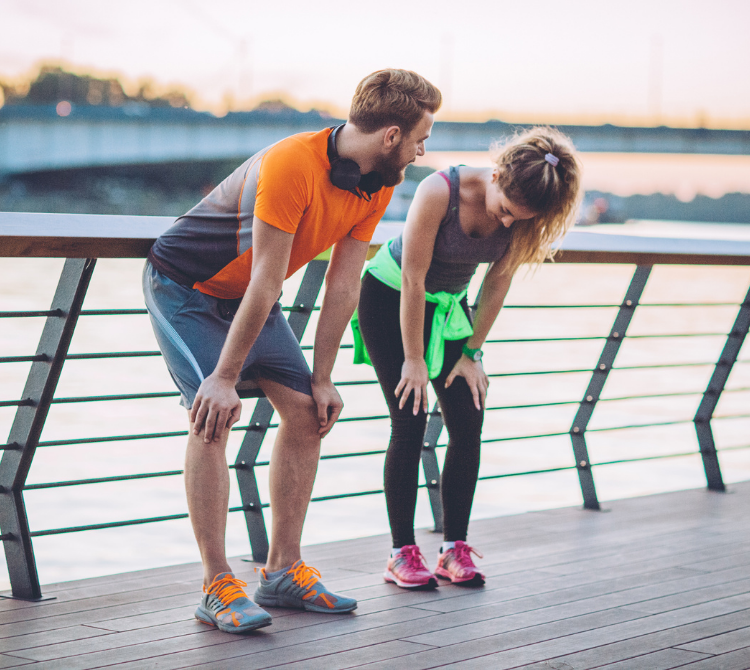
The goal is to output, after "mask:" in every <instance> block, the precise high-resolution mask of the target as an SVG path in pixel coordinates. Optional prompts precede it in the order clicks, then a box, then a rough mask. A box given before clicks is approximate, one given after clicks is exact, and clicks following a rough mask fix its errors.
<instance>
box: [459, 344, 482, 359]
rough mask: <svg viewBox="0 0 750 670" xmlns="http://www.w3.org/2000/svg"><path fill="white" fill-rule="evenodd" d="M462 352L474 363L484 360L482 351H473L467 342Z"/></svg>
mask: <svg viewBox="0 0 750 670" xmlns="http://www.w3.org/2000/svg"><path fill="white" fill-rule="evenodd" d="M461 351H462V352H463V354H464V356H468V357H469V358H470V359H471V360H472V361H477V362H479V361H481V360H482V350H481V349H472V348H471V347H470V346H469V345H468V344H467V343H466V342H464V346H463V347H462V349H461Z"/></svg>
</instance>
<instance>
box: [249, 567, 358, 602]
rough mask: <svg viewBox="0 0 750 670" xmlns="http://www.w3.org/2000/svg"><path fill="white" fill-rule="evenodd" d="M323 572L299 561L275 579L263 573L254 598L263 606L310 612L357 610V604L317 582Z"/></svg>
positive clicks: (261, 571) (264, 571)
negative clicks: (291, 608)
mask: <svg viewBox="0 0 750 670" xmlns="http://www.w3.org/2000/svg"><path fill="white" fill-rule="evenodd" d="M319 577H320V572H318V571H317V570H316V569H315V568H312V567H310V566H309V565H305V562H304V561H302V560H299V561H297V562H296V563H295V564H294V565H293V566H292V567H291V568H289V570H287V571H286V572H285V573H284V574H283V575H280V576H279V577H277V578H276V579H268V578H266V570H265V568H262V569H261V570H260V584H258V588H257V589H256V590H255V595H254V596H253V599H254V600H255V602H256V603H258V604H259V605H263V606H264V607H293V608H294V609H300V610H307V611H308V612H324V613H326V614H341V613H344V612H351V611H352V610H355V609H357V601H356V600H354V598H347V597H346V596H340V595H337V594H335V593H331V592H330V591H329V590H328V589H327V588H326V587H325V586H323V583H322V582H321V581H320V580H319V579H318V578H319Z"/></svg>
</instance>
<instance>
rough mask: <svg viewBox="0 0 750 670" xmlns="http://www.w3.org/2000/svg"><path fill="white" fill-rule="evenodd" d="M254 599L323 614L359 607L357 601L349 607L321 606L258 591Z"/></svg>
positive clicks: (273, 605)
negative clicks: (261, 594) (263, 594)
mask: <svg viewBox="0 0 750 670" xmlns="http://www.w3.org/2000/svg"><path fill="white" fill-rule="evenodd" d="M253 600H254V601H255V602H256V604H258V605H260V606H261V607H288V608H290V609H295V610H305V611H306V612H320V613H322V614H346V613H348V612H353V611H354V610H355V609H357V603H356V602H355V603H354V604H353V605H351V606H349V607H347V608H341V609H333V608H329V607H321V606H320V605H315V604H313V603H309V602H307V601H304V600H303V601H302V602H301V603H300V601H299V600H297V599H296V598H285V597H283V596H273V597H270V596H259V595H258V594H257V593H256V594H255V595H254V596H253Z"/></svg>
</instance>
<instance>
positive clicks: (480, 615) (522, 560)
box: [0, 483, 750, 670]
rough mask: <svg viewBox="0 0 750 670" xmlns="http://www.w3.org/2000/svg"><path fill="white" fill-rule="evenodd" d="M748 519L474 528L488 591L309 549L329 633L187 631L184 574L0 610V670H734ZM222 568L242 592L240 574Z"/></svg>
mask: <svg viewBox="0 0 750 670" xmlns="http://www.w3.org/2000/svg"><path fill="white" fill-rule="evenodd" d="M748 501H750V483H742V484H740V485H738V487H737V491H736V494H735V495H732V496H720V495H715V494H708V493H706V492H705V491H683V492H676V493H670V494H666V495H663V496H651V497H649V499H631V500H625V501H616V502H614V503H612V510H613V511H612V512H611V513H610V514H594V513H590V512H582V511H581V510H578V509H571V508H568V509H562V510H550V511H548V512H535V513H533V514H529V515H519V516H515V517H503V518H498V519H486V520H481V521H478V522H475V523H473V524H472V530H473V531H474V532H473V536H474V537H476V538H478V540H480V541H481V542H482V545H481V548H482V549H483V550H484V551H485V555H486V556H487V558H486V559H485V560H484V561H482V562H481V565H482V568H483V570H485V572H486V574H487V575H488V584H487V586H486V587H484V588H480V589H466V588H460V587H458V586H455V585H443V586H441V587H440V588H439V589H438V590H436V591H431V592H413V591H406V590H403V589H399V588H398V587H395V586H394V585H390V584H386V583H384V582H383V581H382V570H383V565H384V561H385V558H384V555H385V554H387V549H388V545H389V544H390V542H389V540H388V537H387V536H386V535H380V536H374V537H370V538H363V539H357V540H348V541H344V542H337V543H332V544H329V545H317V546H314V547H306V548H305V558H306V560H308V561H309V562H310V563H311V564H312V565H315V566H316V567H319V568H320V569H322V570H323V571H324V573H323V576H324V581H325V583H326V584H327V585H328V586H329V587H330V588H332V589H334V590H341V591H344V592H346V593H348V594H350V595H352V596H354V597H356V598H358V600H359V602H360V607H359V609H358V610H357V612H356V613H354V614H353V615H347V616H331V615H325V614H315V613H305V612H300V611H297V610H289V609H277V608H273V609H271V612H272V614H273V616H274V623H273V625H272V626H270V627H269V628H266V629H262V630H260V631H256V632H255V633H252V634H250V635H248V636H232V635H228V634H224V633H221V632H220V631H217V630H213V629H208V628H207V627H203V626H200V625H199V624H198V623H197V622H196V621H195V620H194V618H193V613H194V609H195V607H196V605H197V603H198V600H199V590H200V566H199V565H197V564H194V563H193V564H186V565H182V566H172V567H170V568H166V569H164V570H150V571H140V572H138V573H126V574H122V575H117V576H113V577H102V578H97V579H95V580H79V581H77V582H75V583H67V584H66V583H60V584H57V585H54V590H55V593H56V594H57V595H58V598H59V599H58V600H57V601H52V602H50V603H41V604H39V603H36V604H31V603H21V604H19V603H8V604H6V603H2V605H3V607H0V622H2V621H5V623H0V668H1V667H4V666H3V665H2V664H3V663H5V664H8V663H10V664H12V665H10V666H8V667H13V665H16V664H29V663H32V660H36V663H32V664H34V665H36V666H38V667H45V668H46V667H49V668H56V667H59V668H65V669H66V670H68V668H71V669H72V668H93V667H101V666H102V665H112V664H121V665H122V667H123V668H128V667H131V668H143V667H151V666H158V667H160V668H165V669H166V668H181V667H188V666H195V665H204V666H206V667H217V668H218V667H235V666H236V667H254V668H255V667H257V668H261V667H271V666H277V665H279V664H286V665H288V667H292V668H293V667H304V668H315V667H323V666H325V667H347V666H351V665H361V666H362V667H369V668H376V667H382V668H389V670H390V669H391V668H393V667H408V668H409V670H418V668H420V667H425V668H427V667H435V666H436V665H439V666H447V667H470V668H481V667H487V668H493V670H500V669H501V668H506V667H507V668H511V667H519V666H523V667H527V668H531V667H535V666H538V667H539V668H541V667H544V664H546V665H547V667H555V666H557V667H565V666H563V665H561V664H566V665H567V666H569V667H571V668H575V669H576V670H583V668H589V667H591V668H593V667H599V666H606V667H611V668H613V670H614V669H615V668H618V669H619V668H625V667H633V668H638V667H644V668H648V670H656V669H657V668H662V667H663V668H668V667H676V666H677V665H680V664H681V665H685V664H688V665H687V666H685V667H690V668H693V667H700V666H703V667H707V668H708V667H711V668H712V670H714V666H708V665H705V666H704V665H703V664H704V663H707V662H708V661H711V662H716V663H724V662H725V661H726V663H727V664H729V665H727V667H735V666H736V667H743V670H744V666H742V662H743V661H742V660H738V659H742V654H743V653H744V652H745V647H747V640H748V638H749V637H750V629H748V621H750V529H748V527H747V524H746V520H745V517H746V509H747V508H748ZM417 537H418V538H419V542H420V544H421V546H422V547H423V551H425V552H428V553H429V554H431V553H432V552H434V551H436V549H437V546H438V544H439V542H440V537H439V536H437V535H435V534H433V533H430V532H427V531H424V530H422V531H419V532H418V533H417ZM381 554H382V555H381ZM232 561H233V562H232V565H233V567H234V566H236V568H235V569H236V571H237V573H238V574H239V575H240V576H241V577H242V578H243V579H246V581H248V584H249V585H250V586H249V589H248V590H252V589H253V588H254V583H255V581H257V576H255V575H253V573H252V567H253V566H252V565H251V564H247V563H243V562H241V561H240V560H239V559H232ZM344 566H346V567H344ZM350 566H356V567H355V568H352V567H350ZM113 603H114V604H113ZM743 644H744V645H745V647H742V646H741V645H743ZM206 664H214V665H213V666H212V665H206ZM451 664H452V665H451ZM530 664H531V665H530ZM670 664H672V665H670ZM715 667H717V668H719V667H722V666H721V665H716V666H715ZM747 667H750V665H748V666H747Z"/></svg>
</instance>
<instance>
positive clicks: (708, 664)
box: [687, 647, 750, 670]
mask: <svg viewBox="0 0 750 670" xmlns="http://www.w3.org/2000/svg"><path fill="white" fill-rule="evenodd" d="M748 668H750V647H745V648H744V649H738V650H737V651H732V652H729V653H728V654H721V655H720V656H713V657H711V658H708V659H706V660H705V661H699V662H698V663H693V664H692V665H689V666H688V667H687V670H747V669H748Z"/></svg>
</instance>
